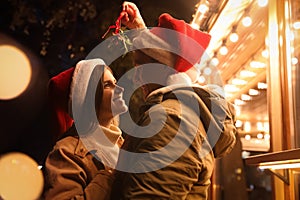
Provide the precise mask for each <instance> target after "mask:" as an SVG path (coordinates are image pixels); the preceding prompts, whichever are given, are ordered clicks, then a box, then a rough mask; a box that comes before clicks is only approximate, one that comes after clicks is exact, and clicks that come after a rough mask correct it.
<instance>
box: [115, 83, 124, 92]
mask: <svg viewBox="0 0 300 200" xmlns="http://www.w3.org/2000/svg"><path fill="white" fill-rule="evenodd" d="M115 92H116V93H122V92H124V88H122V87H121V86H119V85H116V87H115Z"/></svg>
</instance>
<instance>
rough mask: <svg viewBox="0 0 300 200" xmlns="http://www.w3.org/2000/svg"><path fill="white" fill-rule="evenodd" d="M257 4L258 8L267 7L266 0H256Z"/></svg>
mask: <svg viewBox="0 0 300 200" xmlns="http://www.w3.org/2000/svg"><path fill="white" fill-rule="evenodd" d="M257 4H258V6H259V7H265V6H266V5H268V0H257Z"/></svg>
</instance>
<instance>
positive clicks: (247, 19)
mask: <svg viewBox="0 0 300 200" xmlns="http://www.w3.org/2000/svg"><path fill="white" fill-rule="evenodd" d="M242 24H243V25H244V26H245V27H249V26H251V24H252V19H251V17H249V16H245V17H244V18H243V19H242Z"/></svg>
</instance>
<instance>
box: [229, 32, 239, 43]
mask: <svg viewBox="0 0 300 200" xmlns="http://www.w3.org/2000/svg"><path fill="white" fill-rule="evenodd" d="M229 39H230V41H231V42H237V41H238V40H239V35H238V34H237V33H236V32H233V33H231V34H230V36H229Z"/></svg>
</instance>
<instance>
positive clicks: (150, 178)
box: [113, 88, 236, 200]
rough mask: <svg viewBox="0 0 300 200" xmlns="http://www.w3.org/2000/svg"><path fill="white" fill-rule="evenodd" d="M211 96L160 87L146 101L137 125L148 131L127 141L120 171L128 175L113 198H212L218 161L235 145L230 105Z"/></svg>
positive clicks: (120, 180)
mask: <svg viewBox="0 0 300 200" xmlns="http://www.w3.org/2000/svg"><path fill="white" fill-rule="evenodd" d="M210 93H211V91H209V90H205V89H203V88H193V89H191V88H178V89H176V90H173V92H168V91H167V92H165V91H164V90H163V89H161V90H158V91H157V92H156V93H155V94H151V95H150V96H149V97H148V98H147V101H146V103H145V111H144V114H143V115H142V116H141V120H140V121H139V123H138V124H139V125H140V127H146V128H141V129H139V128H137V129H136V132H135V134H137V135H139V136H141V137H131V136H128V137H126V139H125V143H124V148H125V149H126V150H127V152H125V153H124V152H123V153H120V157H119V166H118V169H120V170H123V172H119V173H118V176H117V179H116V182H115V183H116V184H115V186H116V188H118V190H119V191H121V192H119V193H120V196H116V197H114V199H122V200H123V199H124V200H125V199H126V200H135V199H136V200H142V199H143V200H150V199H165V200H170V199H171V200H206V199H207V198H208V193H207V192H208V188H209V186H210V178H211V175H212V172H213V168H214V157H222V156H224V155H226V154H228V153H229V152H230V151H231V149H232V148H233V146H234V144H235V141H236V140H235V133H236V129H235V127H234V114H233V113H232V112H231V110H230V108H229V106H230V105H229V104H227V102H226V100H225V99H222V97H221V96H219V95H217V94H214V93H211V94H210ZM178 99H179V100H180V101H179V100H178ZM214 104H215V105H214ZM139 130H141V131H139ZM137 132H138V133H137ZM128 152H134V154H135V155H133V156H130V154H129V153H128ZM124 171H125V172H124ZM113 194H116V193H114V192H113Z"/></svg>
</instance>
